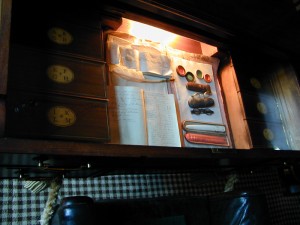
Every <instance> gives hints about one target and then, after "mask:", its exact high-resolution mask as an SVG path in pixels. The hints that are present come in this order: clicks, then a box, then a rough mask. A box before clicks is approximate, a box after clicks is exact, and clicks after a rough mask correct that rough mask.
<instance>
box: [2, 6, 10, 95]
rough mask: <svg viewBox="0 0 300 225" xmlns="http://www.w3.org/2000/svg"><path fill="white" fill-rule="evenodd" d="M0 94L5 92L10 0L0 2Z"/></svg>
mask: <svg viewBox="0 0 300 225" xmlns="http://www.w3.org/2000/svg"><path fill="white" fill-rule="evenodd" d="M0 3H1V4H0V95H1V94H6V89H7V68H8V66H7V65H8V54H9V38H10V24H11V23H10V21H11V0H2V1H1V2H0Z"/></svg>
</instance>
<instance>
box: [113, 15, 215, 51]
mask: <svg viewBox="0 0 300 225" xmlns="http://www.w3.org/2000/svg"><path fill="white" fill-rule="evenodd" d="M117 32H121V33H126V34H130V35H131V36H133V37H136V38H137V39H136V40H135V41H136V42H137V43H136V44H140V43H141V42H142V43H144V44H150V42H151V44H154V45H155V47H156V48H161V49H160V50H162V49H164V48H165V47H171V48H174V49H178V50H182V51H186V52H191V53H196V54H205V55H208V56H211V55H213V54H214V53H216V52H217V51H218V49H217V47H214V46H212V45H208V44H205V43H202V42H200V41H196V40H193V39H190V38H187V37H185V36H181V35H177V34H174V33H171V32H168V31H166V30H163V29H160V28H157V27H153V26H150V25H147V24H144V23H141V22H137V21H133V20H130V19H126V18H122V25H121V26H120V27H119V28H118V29H117ZM149 41H150V42H149Z"/></svg>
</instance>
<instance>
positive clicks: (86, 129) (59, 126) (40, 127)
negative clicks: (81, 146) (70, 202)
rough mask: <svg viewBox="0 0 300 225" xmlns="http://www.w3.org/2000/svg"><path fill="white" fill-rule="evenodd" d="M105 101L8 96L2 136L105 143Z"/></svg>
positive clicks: (47, 96)
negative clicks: (4, 128)
mask: <svg viewBox="0 0 300 225" xmlns="http://www.w3.org/2000/svg"><path fill="white" fill-rule="evenodd" d="M107 110H108V109H107V101H98V100H89V99H80V98H72V97H61V96H54V95H41V94H40V95H38V94H36V93H29V92H27V93H26V92H9V94H8V99H7V120H6V131H5V135H6V136H14V137H28V138H58V139H69V140H70V139H73V140H76V139H77V140H89V141H108V140H109V138H110V134H109V128H108V127H109V125H108V111H107Z"/></svg>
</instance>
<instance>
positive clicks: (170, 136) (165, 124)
mask: <svg viewBox="0 0 300 225" xmlns="http://www.w3.org/2000/svg"><path fill="white" fill-rule="evenodd" d="M113 97H114V99H113V100H112V101H111V102H110V122H111V130H112V132H111V133H112V143H118V144H129V145H130V144H132V145H152V146H174V147H180V146H181V137H180V133H179V126H178V121H177V113H176V107H175V101H174V95H173V94H162V93H155V92H150V91H144V90H143V89H141V88H139V87H133V86H115V87H114V96H113Z"/></svg>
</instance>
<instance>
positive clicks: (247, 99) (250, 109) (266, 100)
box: [241, 93, 281, 123]
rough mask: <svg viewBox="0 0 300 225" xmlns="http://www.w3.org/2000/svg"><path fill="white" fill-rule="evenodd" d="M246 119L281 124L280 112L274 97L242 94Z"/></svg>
mask: <svg viewBox="0 0 300 225" xmlns="http://www.w3.org/2000/svg"><path fill="white" fill-rule="evenodd" d="M241 98H242V101H243V105H244V108H245V116H246V118H245V119H253V120H260V121H267V122H276V123H281V119H280V114H279V110H278V108H277V104H276V101H275V99H274V97H273V96H267V95H263V94H261V95H251V94H245V93H241Z"/></svg>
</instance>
